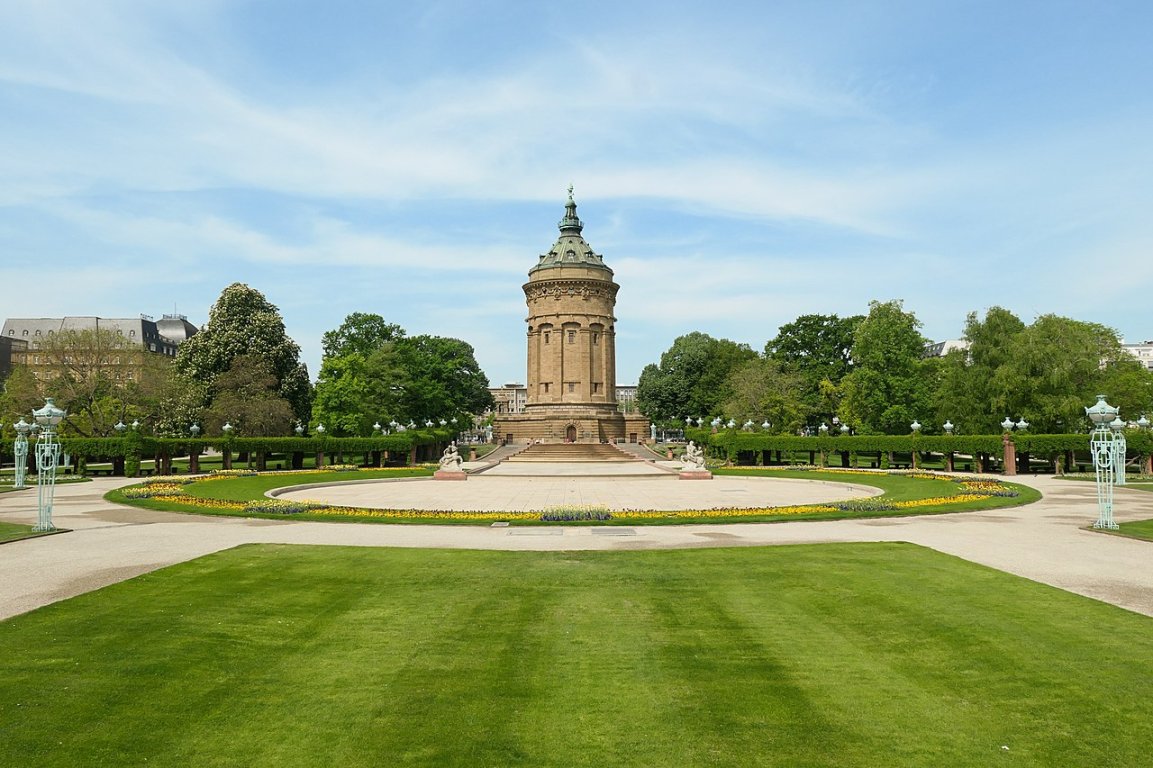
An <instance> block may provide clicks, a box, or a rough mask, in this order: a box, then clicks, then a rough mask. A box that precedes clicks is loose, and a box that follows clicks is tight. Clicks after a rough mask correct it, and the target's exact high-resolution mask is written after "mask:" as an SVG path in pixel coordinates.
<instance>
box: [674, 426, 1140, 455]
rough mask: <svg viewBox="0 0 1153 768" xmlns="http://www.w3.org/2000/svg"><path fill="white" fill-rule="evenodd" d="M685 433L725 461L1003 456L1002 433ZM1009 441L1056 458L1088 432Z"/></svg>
mask: <svg viewBox="0 0 1153 768" xmlns="http://www.w3.org/2000/svg"><path fill="white" fill-rule="evenodd" d="M686 437H687V438H688V439H690V440H695V441H696V442H697V443H699V444H702V445H705V446H708V448H709V453H710V454H711V455H712V456H713V457H715V458H718V459H723V460H725V461H727V462H734V461H736V459H737V457H738V455H739V454H742V453H757V452H764V451H780V452H781V453H782V454H787V455H793V454H796V453H808V452H811V453H813V454H815V455H816V456H819V457H822V458H825V457H828V456H830V455H832V454H835V453H847V454H850V455H859V454H863V453H878V454H882V455H883V456H887V455H888V454H903V455H905V456H908V455H910V454H912V453H914V452H916V453H921V454H924V453H942V454H947V453H962V454H969V455H971V456H978V455H981V454H984V455H986V456H991V457H995V458H997V459H999V460H1001V461H1002V462H1003V461H1004V444H1003V439H1004V436H1003V435H834V434H830V435H825V436H818V437H802V436H798V435H771V434H766V433H764V432H744V431H741V430H736V429H725V430H720V431H718V432H715V433H714V432H710V431H709V430H706V429H688V430H686ZM1009 438H1010V441H1011V442H1012V443H1013V444H1014V445H1015V446H1016V448H1017V452H1018V454H1022V453H1028V454H1030V455H1033V456H1037V457H1049V458H1056V457H1058V456H1060V455H1062V454H1064V453H1066V452H1073V451H1080V452H1087V451H1088V449H1089V435H1088V434H1072V435H1032V434H1011V435H1010V436H1009ZM1125 439H1126V443H1127V444H1128V448H1129V454H1130V455H1137V456H1141V457H1145V456H1149V455H1150V453H1151V452H1153V433H1151V432H1148V431H1136V430H1127V431H1126V432H1125Z"/></svg>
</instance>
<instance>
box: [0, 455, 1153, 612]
mask: <svg viewBox="0 0 1153 768" xmlns="http://www.w3.org/2000/svg"><path fill="white" fill-rule="evenodd" d="M509 479H510V480H513V479H512V478H509ZM471 482H473V481H472V480H469V481H468V483H471ZM613 482H614V483H624V484H627V483H634V482H649V481H646V480H644V479H638V478H619V479H616V480H614V481H613ZM685 482H686V483H687V482H688V481H685ZM709 482H715V481H709ZM1019 482H1022V483H1025V484H1028V485H1032V486H1034V487H1036V488H1038V489H1040V490H1041V491H1042V492H1043V493H1044V494H1045V498H1044V499H1043V500H1042V501H1040V502H1038V503H1036V504H1032V505H1029V506H1026V507H1017V508H1014V509H1007V510H994V511H987V512H973V513H960V514H954V515H935V516H927V517H906V518H892V519H872V520H855V521H850V520H842V521H831V522H795V523H774V524H752V523H746V524H730V525H688V526H667V527H663V526H662V527H639V526H638V527H636V528H626V529H619V528H609V529H606V528H586V527H567V528H545V527H541V528H488V527H473V526H443V525H436V526H421V525H364V524H353V523H309V522H299V521H292V520H285V521H280V520H247V519H241V518H211V517H201V516H196V515H177V514H169V513H163V512H150V511H146V510H139V509H134V508H127V507H118V506H115V505H111V504H108V503H107V502H105V501H103V499H102V498H101V497H102V495H103V494H104V493H105V492H106V491H108V490H109V489H110V488H113V487H117V486H119V485H123V484H125V483H126V481H124V480H123V479H119V478H117V479H101V480H96V481H93V482H91V483H81V484H75V485H62V486H60V487H59V488H58V489H57V503H56V509H55V521H56V524H57V525H59V526H60V527H62V528H71V529H73V532H72V533H67V534H63V535H57V536H47V537H43V538H39V539H32V540H25V541H20V542H15V543H12V544H4V545H0V618H5V617H8V616H13V615H16V614H19V613H23V612H25V611H29V610H32V609H34V608H37V607H39V606H42V605H46V604H49V603H52V602H55V601H57V600H62V599H65V598H68V597H72V596H74V595H78V594H82V593H84V592H88V591H90V590H93V589H98V588H100V587H103V586H106V585H108V584H113V583H115V582H118V581H122V580H124V579H127V578H130V577H132V576H136V575H138V574H141V573H145V572H148V571H151V570H155V569H157V568H162V567H164V566H167V565H172V564H174V563H179V562H183V561H186V560H190V559H192V558H195V557H199V556H202V555H205V554H209V553H211V552H217V551H220V550H223V549H228V548H230V547H234V546H237V545H240V544H246V543H285V544H331V545H356V546H393V547H448V548H470V549H505V550H540V551H543V550H593V549H603V550H631V549H662V548H678V547H717V546H761V545H772V544H793V543H822V542H842V541H908V542H913V543H915V544H920V545H923V546H926V547H931V548H933V549H936V550H938V551H941V552H945V553H949V554H952V555H956V556H958V557H962V558H964V559H966V560H971V561H973V562H976V563H981V564H983V565H987V566H990V567H992V568H997V569H999V570H1002V571H1006V572H1008V573H1013V574H1017V575H1020V576H1024V577H1026V578H1029V579H1033V580H1035V581H1039V582H1043V583H1046V584H1051V585H1053V586H1056V587H1060V588H1061V589H1066V590H1069V591H1070V592H1075V593H1077V594H1081V595H1086V596H1088V597H1093V598H1096V599H1099V600H1104V601H1106V602H1110V603H1113V604H1115V605H1119V606H1122V607H1124V608H1128V609H1130V610H1133V611H1137V612H1139V613H1143V614H1146V615H1149V616H1153V543H1149V542H1142V541H1135V540H1132V539H1126V538H1122V537H1117V536H1108V535H1105V534H1100V533H1094V532H1091V531H1087V530H1083V526H1086V525H1088V524H1090V523H1091V522H1092V521H1093V520H1094V519H1095V518H1096V501H1095V496H1094V488H1093V484H1092V483H1084V482H1072V481H1061V480H1056V479H1053V478H1049V477H1037V478H1033V477H1026V478H1020V479H1019ZM702 484H705V485H707V482H706V483H702ZM442 485H451V484H450V483H442ZM461 485H467V483H462V484H461ZM35 504H36V497H35V491H34V490H31V491H19V492H12V493H4V494H0V521H5V522H20V523H32V522H34V520H35V516H36V515H35ZM1115 514H1116V516H1117V518H1118V520H1120V521H1125V520H1139V519H1148V518H1153V494H1151V493H1146V492H1141V491H1135V490H1131V489H1118V490H1117V498H1116V510H1115ZM606 533H608V534H611V535H605V534H606Z"/></svg>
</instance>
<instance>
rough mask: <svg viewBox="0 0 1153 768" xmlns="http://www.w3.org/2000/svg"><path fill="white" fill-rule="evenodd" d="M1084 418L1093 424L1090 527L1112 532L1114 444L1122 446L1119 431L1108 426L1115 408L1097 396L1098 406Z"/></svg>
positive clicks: (1115, 454) (1114, 415)
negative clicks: (1094, 508)
mask: <svg viewBox="0 0 1153 768" xmlns="http://www.w3.org/2000/svg"><path fill="white" fill-rule="evenodd" d="M1085 415H1086V416H1088V417H1089V420H1090V421H1092V422H1093V432H1092V434H1091V435H1090V438H1089V450H1090V451H1091V452H1092V454H1093V469H1094V470H1095V473H1096V481H1097V522H1095V523H1093V527H1094V528H1104V529H1106V530H1110V531H1115V530H1117V528H1118V527H1119V526H1118V525H1117V523H1116V522H1114V520H1113V484H1114V482H1115V472H1116V462H1117V442H1118V439H1120V440H1121V441H1122V444H1123V442H1124V440H1125V437H1124V435H1122V434H1121V431H1120V430H1114V429H1111V428H1110V423H1111V422H1112V421H1114V420H1116V419H1117V409H1116V408H1115V407H1113V406H1112V405H1109V404H1108V403H1106V402H1105V396H1104V395H1097V404H1096V405H1092V406H1089V407H1087V408H1086V409H1085ZM1122 450H1124V449H1123V448H1122ZM1122 455H1123V454H1122Z"/></svg>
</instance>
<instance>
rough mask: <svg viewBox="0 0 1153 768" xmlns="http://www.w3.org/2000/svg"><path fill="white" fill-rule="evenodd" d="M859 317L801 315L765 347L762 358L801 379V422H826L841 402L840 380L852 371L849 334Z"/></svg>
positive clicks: (851, 340) (851, 346)
mask: <svg viewBox="0 0 1153 768" xmlns="http://www.w3.org/2000/svg"><path fill="white" fill-rule="evenodd" d="M864 319H865V318H864V316H863V315H853V316H852V317H843V318H842V317H838V316H837V315H801V316H800V317H798V318H797V319H796V320H794V321H793V322H791V323H786V324H785V325H782V326H781V327H780V329H779V330H778V332H777V335H776V336H775V337H774V338H772V339H770V340H769V341H768V343H766V344H765V357H767V358H769V359H772V360H775V361H777V362H778V363H780V364H781V366H782V368H783V370H785V371H787V372H792V373H796V374H798V375H800V376H801V389H800V393H801V399H802V401H803V402H804V405H805V407H806V408H807V409H808V411H809V413H808V414H807V415H806V416H805V419H809V420H814V421H826V422H827V421H830V420H831V419H832V417H833V415H834V414H835V413H836V412H837V408H838V405H839V403H840V399H841V388H840V386H841V380H842V379H844V378H845V376H847V375H848V374H849V373H850V372H851V371H852V370H853V356H852V348H853V334H854V333H855V332H856V329H857V326H859V325H860V324H861V321H862V320H864Z"/></svg>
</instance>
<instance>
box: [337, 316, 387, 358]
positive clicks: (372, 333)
mask: <svg viewBox="0 0 1153 768" xmlns="http://www.w3.org/2000/svg"><path fill="white" fill-rule="evenodd" d="M404 335H405V334H404V329H403V328H401V327H400V326H399V325H397V324H395V323H389V322H385V319H384V318H383V317H381V316H380V315H377V314H373V313H369V312H353V313H352V314H350V315H348V316H347V317H345V318H344V322H343V323H341V324H340V327H339V328H336V329H335V330H332V331H326V332H325V334H324V336H322V337H321V349H322V351H323V353H324V357H325V358H326V359H327V358H337V357H345V356H347V355H352V354H357V355H360V356H361V357H363V358H364V359H368V357H369V356H370V355H371V354H372V353H373V352H375V351H376V350H378V349H380V348H381V347H382V346H384V345H385V344H387V343H388V342H392V341H396V340H397V339H401V338H404Z"/></svg>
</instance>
